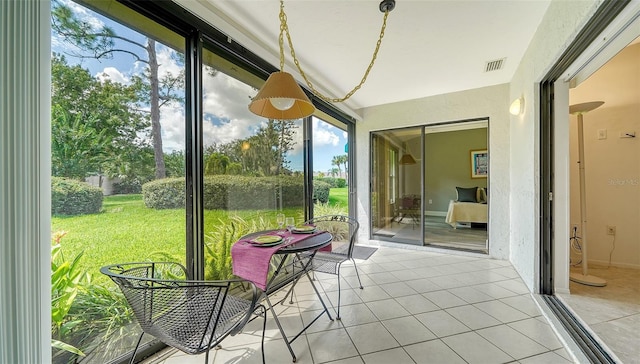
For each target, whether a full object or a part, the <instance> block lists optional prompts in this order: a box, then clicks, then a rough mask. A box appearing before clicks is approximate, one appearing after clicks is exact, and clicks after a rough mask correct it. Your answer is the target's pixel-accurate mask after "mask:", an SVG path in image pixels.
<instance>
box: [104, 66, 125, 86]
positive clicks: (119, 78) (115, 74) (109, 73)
mask: <svg viewBox="0 0 640 364" xmlns="http://www.w3.org/2000/svg"><path fill="white" fill-rule="evenodd" d="M96 78H97V79H98V80H100V82H105V81H106V80H111V81H112V82H118V83H121V84H125V85H126V84H128V83H129V81H130V79H129V77H127V76H125V75H124V73H122V72H120V70H118V69H117V68H115V67H105V68H104V69H103V70H102V72H98V74H96Z"/></svg>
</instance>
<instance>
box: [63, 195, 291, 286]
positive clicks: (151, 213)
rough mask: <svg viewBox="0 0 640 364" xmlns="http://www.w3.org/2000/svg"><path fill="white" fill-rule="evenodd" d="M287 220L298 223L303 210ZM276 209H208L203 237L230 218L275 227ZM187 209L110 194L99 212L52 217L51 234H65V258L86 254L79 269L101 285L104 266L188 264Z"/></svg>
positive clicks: (286, 211) (289, 214)
mask: <svg viewBox="0 0 640 364" xmlns="http://www.w3.org/2000/svg"><path fill="white" fill-rule="evenodd" d="M284 213H285V214H286V215H287V216H296V217H297V220H299V219H300V218H299V214H300V209H288V210H285V211H284ZM275 214H276V212H275V211H255V210H253V211H231V212H228V211H222V210H208V211H205V234H206V232H208V231H211V230H212V229H213V228H214V226H215V225H216V224H225V223H226V222H227V221H228V220H229V217H230V216H231V215H238V216H240V217H242V218H244V219H249V220H250V219H252V218H259V217H263V218H265V219H267V220H269V221H271V222H272V225H273V226H274V227H275V226H276V223H275ZM185 221H186V219H185V212H184V209H170V210H155V209H149V208H147V207H145V206H144V202H143V201H142V196H141V195H120V196H106V197H105V198H104V202H103V211H102V212H101V213H99V214H91V215H79V216H52V218H51V231H52V232H53V233H55V232H58V231H61V230H62V231H65V232H66V233H67V234H66V235H65V236H64V237H63V238H62V240H61V244H62V247H63V252H64V254H65V259H66V260H71V259H72V258H73V257H74V256H75V255H76V254H78V253H80V252H84V256H83V257H82V260H81V264H80V265H81V266H82V267H83V268H86V269H87V270H88V271H89V272H90V273H91V274H92V275H93V276H94V278H95V279H97V280H98V281H102V280H103V279H105V278H106V277H104V278H103V277H102V275H101V274H100V273H99V269H100V267H101V266H104V265H108V264H112V263H123V262H133V261H142V260H152V259H154V260H176V261H182V262H183V261H184V260H185V245H186V244H185V236H186V232H185V231H186V228H185V226H186V222H185Z"/></svg>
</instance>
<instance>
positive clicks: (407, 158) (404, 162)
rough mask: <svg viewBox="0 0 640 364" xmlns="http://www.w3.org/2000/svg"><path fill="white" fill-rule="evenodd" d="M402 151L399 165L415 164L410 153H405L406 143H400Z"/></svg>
mask: <svg viewBox="0 0 640 364" xmlns="http://www.w3.org/2000/svg"><path fill="white" fill-rule="evenodd" d="M402 150H403V152H404V154H403V155H402V157H400V162H399V163H400V164H401V165H404V166H406V165H411V164H416V159H415V158H413V156H412V155H411V153H409V152H408V151H407V143H402Z"/></svg>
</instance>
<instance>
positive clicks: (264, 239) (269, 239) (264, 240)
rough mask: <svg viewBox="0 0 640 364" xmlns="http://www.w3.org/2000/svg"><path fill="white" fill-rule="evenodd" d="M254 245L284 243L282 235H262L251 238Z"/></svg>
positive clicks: (250, 241)
mask: <svg viewBox="0 0 640 364" xmlns="http://www.w3.org/2000/svg"><path fill="white" fill-rule="evenodd" d="M249 243H251V244H252V245H254V246H275V245H278V244H280V243H282V237H281V236H277V235H260V236H256V237H255V238H253V239H251V240H249Z"/></svg>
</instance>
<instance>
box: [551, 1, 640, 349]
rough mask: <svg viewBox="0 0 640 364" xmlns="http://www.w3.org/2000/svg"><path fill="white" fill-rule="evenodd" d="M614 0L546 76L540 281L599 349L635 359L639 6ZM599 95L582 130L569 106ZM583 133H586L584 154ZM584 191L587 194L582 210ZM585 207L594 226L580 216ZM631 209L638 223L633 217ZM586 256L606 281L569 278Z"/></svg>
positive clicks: (571, 326) (583, 339)
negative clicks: (627, 62)
mask: <svg viewBox="0 0 640 364" xmlns="http://www.w3.org/2000/svg"><path fill="white" fill-rule="evenodd" d="M614 5H615V4H612V3H607V4H603V6H602V7H601V8H600V9H599V10H598V12H599V13H598V14H597V15H596V16H594V17H593V18H592V21H591V22H590V23H589V24H587V25H586V26H585V30H584V31H583V32H582V33H581V35H580V36H578V37H577V38H576V39H577V41H576V43H575V44H573V45H572V46H571V47H570V48H569V49H568V50H567V52H566V53H565V55H563V57H562V59H561V60H560V61H559V62H558V63H557V64H556V66H555V67H554V69H552V70H551V71H550V72H549V74H548V75H547V76H546V79H545V80H543V81H542V83H541V105H542V107H541V115H542V116H541V121H542V124H541V133H542V141H541V151H542V156H541V159H542V161H543V165H542V171H543V178H542V179H541V196H547V195H548V196H549V197H553V198H550V199H549V200H548V201H546V199H543V201H542V204H541V210H542V212H543V221H544V222H545V223H544V224H543V229H542V231H541V237H542V247H541V252H542V257H541V262H542V265H541V267H540V268H541V272H542V274H541V277H542V279H541V288H540V291H541V292H542V293H543V294H546V295H550V296H548V297H546V299H547V300H548V302H549V303H550V308H551V309H552V310H553V311H554V312H555V313H556V315H558V317H560V318H561V321H562V322H563V323H564V325H565V328H567V330H568V331H569V332H570V333H571V334H572V335H573V336H574V337H575V339H576V342H577V343H579V344H580V345H581V347H582V348H583V350H584V352H585V354H586V355H587V356H589V357H590V358H591V359H593V360H594V361H597V362H636V361H637V358H638V357H639V355H640V353H639V352H638V351H637V347H638V345H637V320H638V318H639V317H640V315H639V314H640V305H639V303H640V292H639V291H638V286H637V275H635V276H633V275H631V278H627V277H625V276H624V273H625V272H624V270H627V269H630V270H629V272H631V273H632V274H633V273H635V274H637V272H638V271H639V270H638V268H640V267H639V265H638V260H639V259H640V253H639V252H638V250H636V249H638V245H637V243H638V237H639V236H640V234H639V233H638V227H637V221H638V219H639V218H640V215H638V213H639V212H638V209H637V205H638V195H639V189H638V186H637V184H636V182H635V181H637V179H638V172H639V168H638V166H639V164H640V163H639V162H638V156H639V155H640V153H639V149H637V148H638V143H637V140H638V139H635V138H634V137H632V136H629V135H627V134H633V132H632V130H630V129H639V128H638V126H640V125H639V124H638V121H637V118H636V117H635V115H637V113H638V111H639V110H640V106H638V102H639V100H640V96H639V95H638V93H637V92H638V85H639V83H638V80H639V76H638V71H637V65H638V64H639V63H640V62H639V61H638V58H634V57H636V56H635V54H636V50H635V46H636V45H637V37H638V36H639V35H640V23H639V20H638V19H639V18H640V6H638V4H634V5H629V6H627V8H625V9H624V11H622V12H621V11H620V10H621V9H620V8H617V9H616V8H615V6H614ZM627 57H628V58H631V59H632V61H631V62H632V63H633V64H634V65H635V69H633V67H632V68H626V69H625V68H624V66H623V65H622V63H621V62H622V59H623V58H627ZM566 65H569V66H568V67H567V66H566ZM622 69H624V70H623V71H621V70H622ZM616 73H620V76H616V75H615V74H616ZM616 77H620V78H618V79H616ZM629 83H630V84H631V86H630V87H624V85H625V84H629ZM594 101H603V102H604V103H603V104H599V105H597V106H598V107H597V108H588V109H583V110H582V113H581V117H580V118H581V119H582V121H583V131H584V133H583V136H582V138H580V137H579V136H578V130H579V127H578V115H570V112H571V111H576V106H577V105H581V104H584V103H590V102H594ZM605 105H607V106H606V107H605ZM630 131H631V133H629V132H630ZM627 139H629V140H631V141H632V142H631V143H628V142H627V141H626V140H627ZM578 141H581V142H582V143H583V147H584V149H583V150H584V156H583V157H580V156H579V149H580V148H579V143H578ZM628 158H630V159H628ZM578 161H581V163H578ZM580 164H582V166H580ZM581 167H582V168H581ZM580 169H584V174H585V179H584V181H585V182H586V183H584V184H582V183H580V178H579V175H580ZM581 186H583V187H584V191H585V194H584V197H583V196H580V187H581ZM581 201H582V203H584V201H589V203H588V204H586V208H585V209H584V210H582V209H581V206H580V205H581ZM584 212H586V214H585V213H584ZM586 216H589V218H588V222H589V224H588V226H587V225H585V224H583V223H582V222H583V220H585V217H586ZM628 218H631V219H635V220H634V221H635V223H631V224H628V223H627V221H628V220H627V219H628ZM620 226H623V228H622V229H623V230H624V233H621V230H620ZM585 233H587V234H585ZM628 241H631V243H630V244H629V243H627V242H628ZM585 251H586V252H588V254H585ZM549 258H551V259H549ZM585 262H586V263H587V272H588V273H587V275H593V276H597V277H598V278H601V279H603V280H604V281H605V282H606V285H604V286H592V285H587V284H583V283H577V280H576V281H573V280H570V279H569V277H570V273H572V272H573V273H582V271H583V269H584V268H585V266H584V265H583V263H585ZM634 279H635V280H634ZM563 310H564V311H565V313H563V312H562V311H563Z"/></svg>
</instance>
